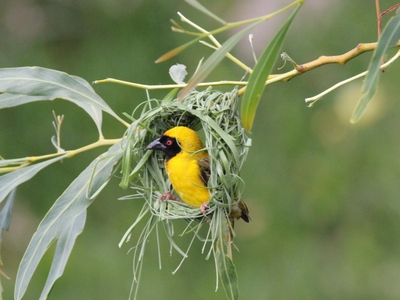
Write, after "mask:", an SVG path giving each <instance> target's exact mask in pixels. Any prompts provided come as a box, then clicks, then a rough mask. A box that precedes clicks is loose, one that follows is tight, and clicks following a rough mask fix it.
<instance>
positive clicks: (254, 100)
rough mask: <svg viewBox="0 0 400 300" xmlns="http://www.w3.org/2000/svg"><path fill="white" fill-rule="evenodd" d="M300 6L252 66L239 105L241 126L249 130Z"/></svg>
mask: <svg viewBox="0 0 400 300" xmlns="http://www.w3.org/2000/svg"><path fill="white" fill-rule="evenodd" d="M299 8H300V6H298V7H297V8H296V10H295V11H294V12H293V13H292V15H291V16H290V17H289V18H288V19H287V20H286V22H285V24H284V25H283V26H282V28H281V29H280V30H279V31H278V32H277V34H276V35H275V36H274V37H273V38H272V40H271V41H270V43H269V44H268V46H267V47H266V48H265V50H264V51H263V53H262V54H261V56H260V58H259V59H258V62H257V64H256V66H255V67H254V70H253V73H252V74H251V75H250V78H249V83H248V84H247V87H246V91H245V92H244V95H243V99H242V105H241V116H242V123H243V127H244V128H246V130H248V131H250V130H251V128H252V126H253V121H254V117H255V114H256V111H257V107H258V103H259V101H260V98H261V95H262V93H263V90H264V87H265V82H266V81H267V79H268V76H269V74H270V73H271V70H272V67H273V66H274V64H275V61H276V59H277V57H278V55H279V52H280V49H281V46H282V44H283V41H284V40H285V36H286V33H287V31H288V29H289V26H290V24H291V23H292V21H293V19H294V17H295V15H296V13H297V11H298V10H299Z"/></svg>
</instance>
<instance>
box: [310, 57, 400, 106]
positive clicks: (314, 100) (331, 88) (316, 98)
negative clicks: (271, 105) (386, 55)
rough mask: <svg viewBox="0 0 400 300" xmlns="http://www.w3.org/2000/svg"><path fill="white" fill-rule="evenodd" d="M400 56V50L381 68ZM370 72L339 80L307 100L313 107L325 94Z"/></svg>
mask: <svg viewBox="0 0 400 300" xmlns="http://www.w3.org/2000/svg"><path fill="white" fill-rule="evenodd" d="M399 57H400V50H399V51H397V53H396V54H395V55H394V56H393V57H392V58H391V59H390V60H388V61H387V62H386V63H384V64H382V65H381V66H380V68H381V70H383V69H386V68H387V67H388V66H389V65H391V64H392V63H393V62H394V61H395V60H396V59H398V58H399ZM367 74H368V71H365V72H362V73H360V74H357V75H355V76H353V77H350V78H348V79H346V80H343V81H341V82H338V83H337V84H335V85H333V86H331V87H330V88H329V89H327V90H325V91H323V92H322V93H319V94H318V95H316V96H314V97H310V98H306V99H305V101H306V102H307V103H310V104H309V105H308V106H309V107H311V106H313V105H314V103H315V102H317V101H318V100H319V99H321V98H322V97H323V96H325V95H326V94H328V93H330V92H332V91H333V90H335V89H337V88H338V87H341V86H342V85H345V84H347V83H349V82H352V81H354V80H356V79H358V78H361V77H364V76H366V75H367Z"/></svg>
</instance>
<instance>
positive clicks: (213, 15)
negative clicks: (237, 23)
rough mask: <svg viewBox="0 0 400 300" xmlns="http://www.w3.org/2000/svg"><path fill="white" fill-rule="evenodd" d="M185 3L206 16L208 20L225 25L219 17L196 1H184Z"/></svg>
mask: <svg viewBox="0 0 400 300" xmlns="http://www.w3.org/2000/svg"><path fill="white" fill-rule="evenodd" d="M185 1H186V2H187V3H189V4H190V5H191V6H193V7H194V8H196V9H197V10H199V11H201V12H202V13H204V14H206V15H207V16H209V17H210V18H213V19H214V20H216V21H217V22H219V23H221V24H223V25H225V24H226V22H225V21H224V20H222V19H221V18H220V17H218V16H217V15H215V14H214V13H212V12H211V11H209V10H208V9H207V8H205V7H204V6H203V5H202V4H201V3H199V2H198V1H197V0H185Z"/></svg>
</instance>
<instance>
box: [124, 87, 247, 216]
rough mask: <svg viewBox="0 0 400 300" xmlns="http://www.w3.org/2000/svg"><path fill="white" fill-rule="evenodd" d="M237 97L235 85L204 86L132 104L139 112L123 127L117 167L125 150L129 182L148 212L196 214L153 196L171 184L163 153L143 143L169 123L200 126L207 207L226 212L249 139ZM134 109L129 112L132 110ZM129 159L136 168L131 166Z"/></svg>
mask: <svg viewBox="0 0 400 300" xmlns="http://www.w3.org/2000/svg"><path fill="white" fill-rule="evenodd" d="M238 101H239V99H238V95H237V89H236V88H235V89H233V90H232V91H231V92H228V93H222V92H219V91H213V90H212V89H211V87H210V88H208V89H206V90H204V91H193V92H192V93H190V94H189V95H188V96H187V97H186V98H184V99H183V100H182V101H181V102H177V101H176V99H168V100H167V99H164V100H153V99H152V100H148V101H146V102H145V103H143V105H142V107H141V108H138V109H141V110H142V111H141V112H140V116H139V117H138V118H137V119H135V120H134V122H133V123H132V125H131V127H130V129H129V130H128V133H127V135H128V137H129V138H130V141H131V142H130V147H129V148H128V149H127V151H128V152H129V153H127V155H126V156H125V158H124V162H123V168H124V167H125V168H126V167H127V165H126V162H127V161H128V160H130V158H129V157H128V155H132V162H133V164H132V166H130V168H131V169H133V172H131V174H130V184H131V187H132V188H133V189H135V190H136V192H137V193H138V194H139V195H140V196H142V197H143V198H145V199H146V201H147V204H148V205H149V206H150V209H151V212H152V213H153V214H154V215H157V216H159V217H161V218H162V219H175V218H196V217H199V216H201V213H200V211H199V209H198V208H193V207H190V206H188V205H186V204H183V203H178V202H174V201H168V205H165V203H163V201H159V197H160V196H161V195H162V194H164V193H165V192H167V191H169V190H170V189H171V187H170V183H169V181H168V178H167V176H166V174H165V171H164V164H163V160H164V157H163V153H161V152H160V151H155V152H154V153H152V154H151V155H149V153H148V152H147V151H146V150H144V148H145V147H146V146H147V144H148V143H150V142H151V141H152V140H154V139H155V138H157V137H159V136H160V135H161V134H162V133H163V132H164V131H166V130H168V129H170V128H172V127H174V126H187V127H190V128H192V129H193V130H196V131H198V130H201V129H203V130H202V131H203V133H204V138H203V142H204V144H205V147H206V149H207V151H208V153H209V155H210V168H211V176H210V179H209V182H208V187H209V189H210V192H211V200H210V202H209V207H210V208H209V212H212V211H213V210H215V209H217V208H220V209H224V210H225V211H226V213H229V212H230V208H231V207H232V204H233V203H234V202H235V201H237V200H238V199H241V195H242V192H243V189H244V183H243V180H242V179H241V177H240V176H239V174H240V169H241V167H242V165H243V162H244V160H245V159H246V156H247V152H248V150H249V146H250V145H251V140H250V139H249V138H248V137H247V136H246V134H245V130H244V128H243V127H242V126H241V123H240V117H239V112H238ZM138 109H137V110H136V112H135V114H138ZM200 135H202V133H201V131H200ZM146 152H147V153H146ZM143 157H144V158H143ZM147 158H148V159H147ZM135 164H138V165H139V166H141V169H140V170H137V169H138V168H135Z"/></svg>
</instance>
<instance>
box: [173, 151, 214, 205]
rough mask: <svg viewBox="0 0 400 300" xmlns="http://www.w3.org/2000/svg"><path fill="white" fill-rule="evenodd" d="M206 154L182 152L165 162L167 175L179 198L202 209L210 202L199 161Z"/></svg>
mask: <svg viewBox="0 0 400 300" xmlns="http://www.w3.org/2000/svg"><path fill="white" fill-rule="evenodd" d="M206 156H207V154H206V153H198V154H188V153H186V152H181V153H179V154H178V155H176V156H174V157H172V158H171V159H169V160H168V161H166V162H165V168H166V171H167V175H168V177H169V179H170V181H171V184H172V186H173V188H174V190H175V192H176V193H177V194H178V196H179V198H180V199H181V200H182V201H183V202H185V203H187V204H189V205H191V206H196V207H200V206H201V205H202V204H203V203H205V202H208V200H210V192H209V190H208V189H207V187H206V186H205V185H204V183H203V181H202V180H201V177H200V175H201V174H200V173H201V172H200V167H199V165H198V162H197V161H198V160H199V159H200V158H203V157H206Z"/></svg>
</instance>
